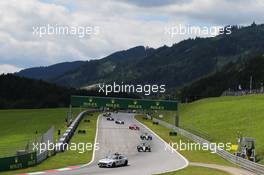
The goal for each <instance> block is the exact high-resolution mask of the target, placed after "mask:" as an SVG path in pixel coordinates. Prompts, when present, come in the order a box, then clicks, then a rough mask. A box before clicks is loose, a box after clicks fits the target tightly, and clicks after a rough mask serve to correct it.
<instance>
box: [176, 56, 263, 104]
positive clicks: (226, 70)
mask: <svg viewBox="0 0 264 175" xmlns="http://www.w3.org/2000/svg"><path fill="white" fill-rule="evenodd" d="M263 67H264V57H263V56H257V57H254V58H252V59H248V60H246V61H242V60H240V61H238V62H236V63H229V64H227V65H226V66H224V67H223V68H222V69H221V70H218V71H216V72H215V73H213V74H211V75H209V76H207V77H204V78H201V79H200V80H197V81H195V82H194V83H192V84H190V85H188V86H185V87H184V88H182V89H181V91H180V93H179V96H180V97H181V100H182V101H186V100H187V101H193V100H197V99H201V98H206V97H217V96H220V95H221V94H222V93H223V92H224V91H226V90H228V89H230V90H234V91H239V90H249V88H250V77H252V80H253V81H252V89H260V88H261V86H263V83H264V69H263ZM239 87H240V88H241V89H240V88H239Z"/></svg>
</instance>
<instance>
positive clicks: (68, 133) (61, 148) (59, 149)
mask: <svg viewBox="0 0 264 175" xmlns="http://www.w3.org/2000/svg"><path fill="white" fill-rule="evenodd" d="M99 111H101V110H99V109H90V110H86V111H83V112H81V113H80V114H79V115H78V116H77V117H76V119H75V120H74V121H73V122H72V124H71V125H70V126H69V127H68V129H67V130H66V131H65V133H64V134H63V136H62V137H61V138H60V139H59V140H58V143H57V146H56V152H62V151H64V150H65V149H66V146H67V145H66V144H67V143H69V141H70V140H71V138H72V136H73V134H74V132H75V130H76V129H77V127H78V125H79V123H80V122H81V120H82V118H83V116H84V115H85V114H87V113H93V112H99Z"/></svg>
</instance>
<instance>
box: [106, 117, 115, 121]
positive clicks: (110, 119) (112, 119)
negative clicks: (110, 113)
mask: <svg viewBox="0 0 264 175" xmlns="http://www.w3.org/2000/svg"><path fill="white" fill-rule="evenodd" d="M106 120H108V121H114V120H115V119H114V118H113V117H107V118H106Z"/></svg>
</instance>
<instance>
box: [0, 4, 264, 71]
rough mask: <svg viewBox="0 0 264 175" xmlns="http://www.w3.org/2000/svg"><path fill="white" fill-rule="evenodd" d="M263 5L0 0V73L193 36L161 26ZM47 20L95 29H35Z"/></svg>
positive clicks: (250, 17) (221, 19) (241, 19)
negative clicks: (84, 32)
mask: <svg viewBox="0 0 264 175" xmlns="http://www.w3.org/2000/svg"><path fill="white" fill-rule="evenodd" d="M263 9H264V1H263V0H232V1H230V0H1V1H0V21H1V22H0V73H6V72H14V71H17V70H19V69H21V68H29V67H34V66H47V65H51V64H55V63H59V62H64V61H74V60H89V59H98V58H102V57H104V56H106V55H108V54H110V53H113V52H115V51H118V50H124V49H128V48H130V47H134V46H137V45H144V46H150V47H154V48H157V47H160V46H163V45H165V44H166V45H169V46H170V45H172V44H173V43H177V42H179V41H181V40H183V39H186V38H189V37H194V36H193V35H190V34H186V35H177V36H174V37H171V36H170V35H168V33H166V32H165V28H167V29H168V27H171V26H176V25H185V26H186V25H188V26H225V25H229V24H239V25H249V24H251V23H252V22H253V21H256V23H263V16H264V10H263ZM47 25H50V26H68V27H91V28H92V29H93V30H95V29H96V30H98V31H97V32H94V33H91V34H90V35H88V36H85V37H83V38H81V37H79V36H77V35H58V34H52V35H45V36H42V37H40V36H39V35H36V33H34V29H37V28H39V27H42V26H46V27H47ZM96 27H97V28H96Z"/></svg>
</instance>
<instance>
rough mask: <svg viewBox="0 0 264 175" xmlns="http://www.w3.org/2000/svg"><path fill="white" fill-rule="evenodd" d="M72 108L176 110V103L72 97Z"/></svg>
mask: <svg viewBox="0 0 264 175" xmlns="http://www.w3.org/2000/svg"><path fill="white" fill-rule="evenodd" d="M71 105H72V107H80V106H82V107H89V108H100V107H106V108H114V109H144V110H149V109H152V110H177V108H178V102H177V101H165V100H146V99H127V98H114V97H113V98H112V97H93V96H72V97H71Z"/></svg>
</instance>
